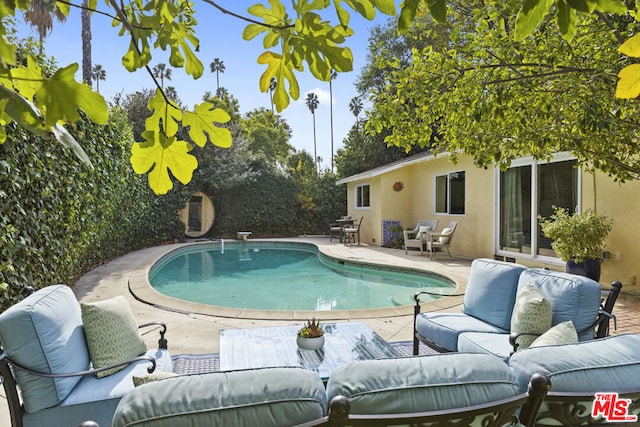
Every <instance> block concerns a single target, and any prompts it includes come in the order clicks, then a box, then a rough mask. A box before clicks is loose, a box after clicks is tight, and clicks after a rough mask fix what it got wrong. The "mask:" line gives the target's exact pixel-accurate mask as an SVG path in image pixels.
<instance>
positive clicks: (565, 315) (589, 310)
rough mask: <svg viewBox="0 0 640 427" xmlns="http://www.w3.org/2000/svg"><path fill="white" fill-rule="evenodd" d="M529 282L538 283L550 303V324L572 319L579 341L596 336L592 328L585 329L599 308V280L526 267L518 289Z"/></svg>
mask: <svg viewBox="0 0 640 427" xmlns="http://www.w3.org/2000/svg"><path fill="white" fill-rule="evenodd" d="M528 283H531V284H533V285H534V286H536V287H537V288H538V289H539V290H540V291H541V292H542V293H543V294H544V296H545V298H546V299H547V300H548V301H549V303H551V308H552V316H551V325H552V326H555V325H557V324H558V323H562V322H566V321H567V320H571V321H572V322H573V325H574V326H575V328H576V331H583V332H582V334H580V335H579V336H578V338H579V339H580V341H584V340H590V339H593V338H594V331H593V329H591V330H588V331H584V330H585V329H586V328H588V327H589V326H590V325H592V324H593V322H595V320H596V318H597V317H598V310H599V309H600V299H601V297H602V290H601V288H600V285H599V284H598V282H596V281H594V280H591V279H589V278H587V277H584V276H578V275H574V274H568V273H564V272H558V271H551V270H545V269H541V268H531V269H527V270H525V271H524V272H522V274H521V275H520V280H519V282H518V290H520V289H521V288H524V287H525V286H526V285H527V284H528Z"/></svg>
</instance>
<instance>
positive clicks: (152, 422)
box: [113, 367, 327, 427]
mask: <svg viewBox="0 0 640 427" xmlns="http://www.w3.org/2000/svg"><path fill="white" fill-rule="evenodd" d="M326 410H327V400H326V394H325V389H324V385H323V384H322V380H321V379H320V377H319V376H318V375H317V374H316V373H314V372H312V371H308V370H306V369H302V368H297V367H290V368H263V369H251V370H246V371H230V372H216V373H211V374H203V375H189V376H179V377H174V378H167V379H165V380H162V381H155V382H151V383H148V384H143V385H141V386H139V387H136V388H135V389H134V390H132V391H131V392H129V393H127V394H126V395H125V396H124V397H123V398H122V400H120V403H119V404H118V407H117V409H116V413H115V415H114V417H113V427H128V426H139V425H144V426H145V427H175V426H176V425H189V426H261V427H271V426H273V427H276V426H290V425H296V424H302V423H305V422H308V421H313V420H316V419H319V418H322V417H323V416H324V415H325V413H326Z"/></svg>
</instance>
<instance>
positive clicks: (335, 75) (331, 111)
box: [329, 70, 338, 172]
mask: <svg viewBox="0 0 640 427" xmlns="http://www.w3.org/2000/svg"><path fill="white" fill-rule="evenodd" d="M336 77H338V73H337V72H336V70H331V78H329V117H330V119H329V120H330V122H329V123H330V126H331V172H333V84H332V83H331V82H332V81H333V79H335V78H336Z"/></svg>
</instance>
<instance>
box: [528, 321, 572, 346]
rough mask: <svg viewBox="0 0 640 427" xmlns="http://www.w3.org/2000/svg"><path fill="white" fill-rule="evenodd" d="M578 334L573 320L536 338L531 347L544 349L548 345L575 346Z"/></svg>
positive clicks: (559, 324)
mask: <svg viewBox="0 0 640 427" xmlns="http://www.w3.org/2000/svg"><path fill="white" fill-rule="evenodd" d="M577 342H578V333H577V332H576V328H575V326H573V322H572V321H571V320H567V321H566V322H562V323H558V324H557V325H556V326H554V327H552V328H551V329H549V330H548V331H547V332H545V333H544V334H542V335H540V336H539V337H538V338H536V339H535V340H534V341H533V342H532V343H531V345H530V346H529V347H544V346H548V345H560V344H575V343H577Z"/></svg>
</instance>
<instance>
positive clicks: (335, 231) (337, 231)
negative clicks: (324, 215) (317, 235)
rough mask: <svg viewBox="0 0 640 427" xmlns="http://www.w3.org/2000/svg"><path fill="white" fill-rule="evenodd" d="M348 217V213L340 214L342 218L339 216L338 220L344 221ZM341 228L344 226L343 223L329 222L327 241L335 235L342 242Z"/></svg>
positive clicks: (349, 217) (331, 239)
mask: <svg viewBox="0 0 640 427" xmlns="http://www.w3.org/2000/svg"><path fill="white" fill-rule="evenodd" d="M350 219H351V216H350V215H344V216H342V218H340V220H339V221H345V220H350ZM343 228H344V223H342V222H338V221H336V222H333V223H331V224H329V242H333V238H334V237H337V238H338V239H339V240H340V242H342V237H343V232H342V230H343Z"/></svg>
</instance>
